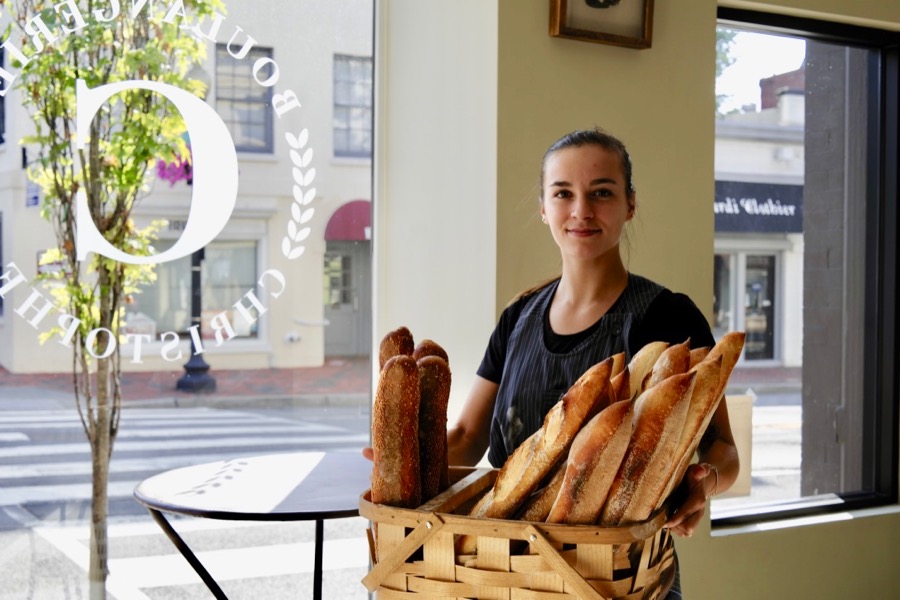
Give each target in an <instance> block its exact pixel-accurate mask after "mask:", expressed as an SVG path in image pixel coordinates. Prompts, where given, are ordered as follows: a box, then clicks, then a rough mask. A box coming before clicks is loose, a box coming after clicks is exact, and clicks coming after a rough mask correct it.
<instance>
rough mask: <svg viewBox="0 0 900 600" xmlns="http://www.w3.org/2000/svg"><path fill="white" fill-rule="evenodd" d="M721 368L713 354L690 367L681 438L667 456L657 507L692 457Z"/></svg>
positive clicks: (710, 408)
mask: <svg viewBox="0 0 900 600" xmlns="http://www.w3.org/2000/svg"><path fill="white" fill-rule="evenodd" d="M721 370H722V357H721V356H714V357H710V359H709V360H704V361H701V362H700V363H699V364H697V366H696V367H695V368H694V369H693V372H695V373H696V377H695V378H694V386H693V388H692V390H691V396H690V400H689V402H688V409H687V414H686V415H685V419H684V427H682V430H681V438H680V439H679V441H678V445H677V446H676V448H675V451H674V452H673V453H672V455H671V457H669V458H668V459H667V461H666V462H667V464H668V465H669V466H670V471H669V476H668V480H669V481H668V483H667V484H666V486H665V488H663V489H661V490H660V493H659V495H658V496H657V498H656V505H657V507H658V506H661V505H662V503H663V502H664V501H665V499H666V498H667V497H668V496H669V494H670V493H671V492H672V490H674V489H675V487H676V486H677V485H678V484H679V483H680V482H681V479H682V477H684V472H685V471H686V470H687V467H688V465H689V464H690V461H691V460H692V457H693V454H694V451H695V450H696V449H697V445H698V444H699V443H700V439H701V438H702V437H703V433H704V432H705V431H706V427H707V425H709V421H710V419H711V418H712V416H713V413H714V412H715V410H716V406H718V404H719V398H720V397H721V389H720V385H719V382H720V379H719V375H720V373H721Z"/></svg>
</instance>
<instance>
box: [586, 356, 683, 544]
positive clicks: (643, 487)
mask: <svg viewBox="0 0 900 600" xmlns="http://www.w3.org/2000/svg"><path fill="white" fill-rule="evenodd" d="M694 378H695V373H680V374H677V375H672V376H671V377H669V378H667V379H665V380H663V381H661V382H660V383H659V384H657V385H655V386H653V387H651V388H649V389H648V390H647V391H645V392H643V393H642V394H641V395H640V396H639V397H638V399H637V400H636V401H635V406H634V430H633V432H632V436H631V440H630V441H629V444H628V450H627V451H626V453H625V458H624V459H623V460H622V464H621V466H620V467H619V471H618V472H617V473H616V477H615V479H614V480H613V483H612V486H611V488H610V491H609V496H608V497H607V500H606V504H605V505H604V507H603V511H602V513H601V515H600V523H601V524H602V525H606V526H614V525H622V524H624V523H630V522H637V521H643V520H646V519H647V518H649V516H650V514H651V513H652V512H653V510H654V509H655V508H656V507H655V506H654V504H655V502H656V499H657V498H658V497H659V491H658V490H659V488H664V487H665V486H666V484H667V483H668V477H667V471H666V465H667V463H668V462H669V461H671V460H672V452H673V450H674V449H675V447H676V446H677V444H678V441H679V440H680V438H681V429H682V427H683V425H684V418H685V415H686V414H687V405H688V402H689V401H690V392H691V387H692V386H693V383H694Z"/></svg>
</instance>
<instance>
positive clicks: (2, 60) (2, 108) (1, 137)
mask: <svg viewBox="0 0 900 600" xmlns="http://www.w3.org/2000/svg"><path fill="white" fill-rule="evenodd" d="M5 66H6V51H5V50H4V49H3V48H0V67H5ZM4 85H5V86H8V85H9V83H5V84H4ZM5 142H6V96H0V144H3V143H5Z"/></svg>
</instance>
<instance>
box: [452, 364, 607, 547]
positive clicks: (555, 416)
mask: <svg viewBox="0 0 900 600" xmlns="http://www.w3.org/2000/svg"><path fill="white" fill-rule="evenodd" d="M612 364H613V359H612V358H611V357H610V358H607V359H606V360H604V361H602V362H600V363H597V364H596V365H594V366H592V367H591V368H589V369H588V370H587V371H585V373H584V374H583V375H582V376H581V377H579V378H578V380H577V381H576V382H575V383H574V384H572V386H571V387H570V388H569V389H568V390H567V391H566V393H565V394H563V397H562V398H561V399H560V400H559V402H557V403H556V404H555V405H554V406H553V408H551V409H550V411H549V412H548V413H547V415H546V416H545V417H544V422H543V425H542V426H541V428H540V429H538V430H537V431H535V432H534V433H533V434H532V435H531V436H530V437H529V438H528V439H526V440H525V441H524V442H522V444H520V445H519V447H518V448H516V449H515V450H514V451H513V453H512V454H511V455H510V457H509V458H508V459H507V460H506V462H505V463H504V464H503V466H502V467H501V468H500V471H499V473H498V474H497V479H496V480H495V481H494V487H493V488H492V489H491V490H489V491H488V493H487V494H485V495H484V496H482V498H481V500H479V502H478V503H477V504H476V505H475V507H474V508H473V509H472V511H471V513H470V514H471V516H474V517H481V518H494V519H505V518H508V517H510V516H512V515H513V514H514V513H515V512H516V511H517V509H519V507H520V506H521V505H522V504H523V503H524V502H525V499H526V498H528V497H529V496H530V495H531V493H532V492H534V490H535V489H536V488H537V486H538V484H540V482H541V481H542V480H543V479H544V478H545V477H546V476H547V475H548V474H549V473H550V471H551V470H552V469H553V468H554V467H555V466H556V464H557V463H558V461H559V460H560V458H561V457H563V456H565V455H566V453H567V452H568V450H569V446H570V445H571V443H572V440H573V439H575V435H576V434H577V433H578V431H579V430H581V427H582V426H583V425H584V423H585V422H587V421H588V420H589V419H590V418H591V417H593V416H594V415H595V414H597V412H599V410H600V408H601V407H603V406H605V405H606V404H608V403H609V374H610V372H611V370H612ZM475 543H476V540H475V538H474V537H472V536H462V537H461V538H460V540H459V542H458V549H459V550H460V552H461V553H463V554H470V553H471V552H473V551H474V550H475Z"/></svg>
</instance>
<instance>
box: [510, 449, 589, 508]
mask: <svg viewBox="0 0 900 600" xmlns="http://www.w3.org/2000/svg"><path fill="white" fill-rule="evenodd" d="M576 437H577V436H576ZM565 475H566V461H563V460H561V461H559V462H558V463H556V467H554V469H553V473H552V474H551V475H550V481H549V482H547V485H545V486H543V487H541V488H540V489H538V490H537V491H536V492H534V493H533V494H531V496H530V497H529V498H528V500H527V501H526V502H525V505H524V506H523V507H522V511H521V513H520V514H519V517H518V518H519V519H520V520H522V521H536V522H543V521H546V520H547V515H549V514H550V509H551V508H552V507H553V503H554V502H556V496H557V495H558V494H559V490H560V489H561V488H562V484H563V478H564V477H565Z"/></svg>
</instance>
